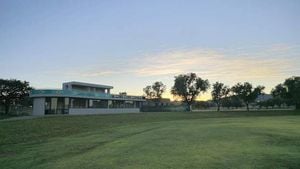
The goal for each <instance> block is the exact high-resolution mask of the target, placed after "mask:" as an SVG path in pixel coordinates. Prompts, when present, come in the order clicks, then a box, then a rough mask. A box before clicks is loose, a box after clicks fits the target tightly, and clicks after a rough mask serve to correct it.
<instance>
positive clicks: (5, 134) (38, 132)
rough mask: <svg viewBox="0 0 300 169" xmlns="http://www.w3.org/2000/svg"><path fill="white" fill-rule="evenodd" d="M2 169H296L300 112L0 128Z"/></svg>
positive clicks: (50, 120)
mask: <svg viewBox="0 0 300 169" xmlns="http://www.w3.org/2000/svg"><path fill="white" fill-rule="evenodd" d="M0 168H1V169H4V168H18V169H27V168H30V169H32V168H40V169H47V168H55V169H59V168H68V169H73V168H75V169H76V168H80V169H82V168H87V169H91V168H108V169H110V168H128V169H132V168H136V169H143V168H145V169H152V168H153V169H160V168H163V169H165V168H222V169H224V168H272V169H273V168H300V112H297V111H286V112H283V111H268V112H223V113H218V112H193V113H187V112H175V113H140V114H122V115H97V116H52V117H51V116H50V117H44V118H37V119H30V120H16V121H0Z"/></svg>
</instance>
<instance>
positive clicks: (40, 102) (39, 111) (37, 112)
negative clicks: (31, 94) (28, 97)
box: [32, 98, 45, 116]
mask: <svg viewBox="0 0 300 169" xmlns="http://www.w3.org/2000/svg"><path fill="white" fill-rule="evenodd" d="M32 115H34V116H43V115H45V98H34V99H33V110H32Z"/></svg>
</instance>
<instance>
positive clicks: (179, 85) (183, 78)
mask: <svg viewBox="0 0 300 169" xmlns="http://www.w3.org/2000/svg"><path fill="white" fill-rule="evenodd" d="M208 88H209V82H208V80H203V79H201V78H200V77H197V75H196V74H195V73H189V74H181V75H178V76H175V81H174V86H173V87H172V89H171V93H172V94H173V95H174V96H178V97H180V98H181V99H182V100H183V102H185V103H186V104H187V110H188V111H191V106H192V103H193V102H194V100H195V99H196V97H197V96H198V95H199V94H200V93H201V92H203V93H204V92H206V91H207V89H208Z"/></svg>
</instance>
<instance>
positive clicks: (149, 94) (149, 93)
mask: <svg viewBox="0 0 300 169" xmlns="http://www.w3.org/2000/svg"><path fill="white" fill-rule="evenodd" d="M143 91H144V93H145V95H146V98H147V99H151V98H153V96H154V93H153V91H152V86H146V87H145V88H144V89H143Z"/></svg>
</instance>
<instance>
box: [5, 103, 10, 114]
mask: <svg viewBox="0 0 300 169" xmlns="http://www.w3.org/2000/svg"><path fill="white" fill-rule="evenodd" d="M4 108H5V114H6V115H7V114H8V112H9V104H8V103H5V105H4Z"/></svg>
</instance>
